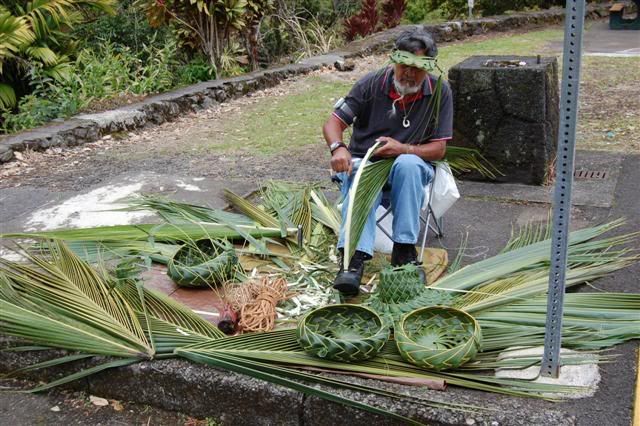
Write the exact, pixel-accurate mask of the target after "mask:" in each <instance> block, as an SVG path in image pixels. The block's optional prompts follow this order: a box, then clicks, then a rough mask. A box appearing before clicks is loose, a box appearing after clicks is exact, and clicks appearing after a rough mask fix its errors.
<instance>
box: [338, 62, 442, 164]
mask: <svg viewBox="0 0 640 426" xmlns="http://www.w3.org/2000/svg"><path fill="white" fill-rule="evenodd" d="M437 80H438V79H437V77H434V76H432V75H431V74H428V75H427V78H426V79H425V81H424V82H423V83H422V90H421V92H419V93H417V94H416V95H413V96H409V95H407V96H406V97H405V101H404V102H403V101H398V102H396V114H395V115H392V113H391V111H392V104H393V100H394V99H397V98H398V97H399V96H398V94H397V93H396V91H395V88H394V86H393V67H387V68H384V69H381V70H378V71H375V72H372V73H369V74H367V75H366V76H364V77H363V78H362V79H360V80H359V81H358V82H357V83H356V84H355V85H354V86H353V88H352V89H351V91H350V92H349V94H348V95H347V97H346V98H344V102H345V104H346V107H342V108H336V109H335V111H334V115H335V116H336V117H338V118H339V119H340V120H341V121H343V122H344V123H345V124H347V125H351V124H353V134H352V136H351V142H350V144H349V150H350V151H351V154H352V155H353V156H354V157H364V156H365V154H366V152H367V150H368V149H369V148H371V146H373V144H374V143H375V140H376V139H377V138H379V137H381V136H389V137H392V138H394V139H396V140H397V141H399V142H402V143H410V144H414V145H416V144H423V143H428V142H433V141H435V140H448V139H451V136H452V134H453V128H452V127H453V98H452V96H451V89H450V87H449V84H448V83H447V82H446V81H443V83H442V97H441V99H440V113H439V116H438V122H437V123H434V122H433V121H434V120H428V119H427V118H428V117H429V116H430V115H431V114H430V111H429V109H430V108H429V100H430V99H431V97H432V95H433V90H434V89H435V87H436V82H437ZM414 99H415V100H414ZM347 107H348V108H347ZM405 118H406V120H408V122H409V123H410V125H409V127H404V126H403V120H405ZM427 121H431V122H429V123H428V122H427Z"/></svg>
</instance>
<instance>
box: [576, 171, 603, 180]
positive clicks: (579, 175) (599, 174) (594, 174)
mask: <svg viewBox="0 0 640 426" xmlns="http://www.w3.org/2000/svg"><path fill="white" fill-rule="evenodd" d="M573 177H574V178H576V179H604V178H606V177H607V172H605V171H594V170H576V171H575V172H573Z"/></svg>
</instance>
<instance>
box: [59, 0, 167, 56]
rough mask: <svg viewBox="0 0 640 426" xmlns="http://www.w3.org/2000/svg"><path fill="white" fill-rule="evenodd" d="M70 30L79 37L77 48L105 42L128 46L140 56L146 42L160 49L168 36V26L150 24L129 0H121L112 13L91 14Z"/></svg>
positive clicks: (144, 51)
mask: <svg viewBox="0 0 640 426" xmlns="http://www.w3.org/2000/svg"><path fill="white" fill-rule="evenodd" d="M71 34H72V35H73V36H74V37H75V38H76V39H77V40H79V42H80V47H81V48H89V49H91V48H93V46H96V45H99V44H103V43H105V42H108V43H112V44H115V45H117V46H120V47H127V48H129V49H130V50H131V52H133V53H134V54H135V55H136V56H137V57H139V58H140V59H142V60H145V59H146V56H145V55H146V53H147V52H148V50H147V49H145V47H146V46H149V45H154V46H156V47H157V48H158V49H160V48H162V47H163V46H164V44H165V42H166V41H167V39H168V38H172V34H171V28H169V27H160V28H152V27H151V25H149V22H148V21H147V19H146V17H145V14H144V12H143V11H142V10H140V9H139V8H138V7H136V6H135V5H134V1H133V0H121V1H120V2H119V3H118V7H117V13H116V14H115V15H113V16H108V15H104V14H102V15H97V16H94V19H93V21H91V22H89V23H86V24H83V25H78V26H76V27H74V28H73V30H72V32H71Z"/></svg>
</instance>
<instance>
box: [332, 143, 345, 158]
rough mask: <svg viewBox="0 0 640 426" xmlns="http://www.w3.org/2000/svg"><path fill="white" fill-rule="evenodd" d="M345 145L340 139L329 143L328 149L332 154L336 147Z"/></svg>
mask: <svg viewBox="0 0 640 426" xmlns="http://www.w3.org/2000/svg"><path fill="white" fill-rule="evenodd" d="M346 147H347V145H345V144H344V143H342V142H340V141H336V142H333V143H332V144H331V145H329V151H331V154H332V155H333V153H334V151H335V150H336V149H338V148H346Z"/></svg>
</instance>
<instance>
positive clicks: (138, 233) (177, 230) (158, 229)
mask: <svg viewBox="0 0 640 426" xmlns="http://www.w3.org/2000/svg"><path fill="white" fill-rule="evenodd" d="M238 228H240V229H242V231H243V232H246V233H248V234H250V235H251V236H253V237H279V236H281V233H282V231H281V229H280V228H266V227H261V226H251V225H239V226H238ZM295 232H297V229H288V230H285V235H286V233H291V234H293V233H295ZM0 238H45V239H46V238H59V239H62V240H67V241H119V242H122V241H149V240H153V241H159V242H172V243H173V242H175V241H195V240H200V239H203V238H210V239H224V238H226V239H229V240H231V239H237V238H242V235H241V234H239V233H238V232H237V231H234V230H232V229H229V227H228V226H226V225H222V224H217V223H183V224H172V223H164V224H141V225H116V226H98V227H95V228H80V229H59V230H53V231H38V232H21V233H10V234H0Z"/></svg>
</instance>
